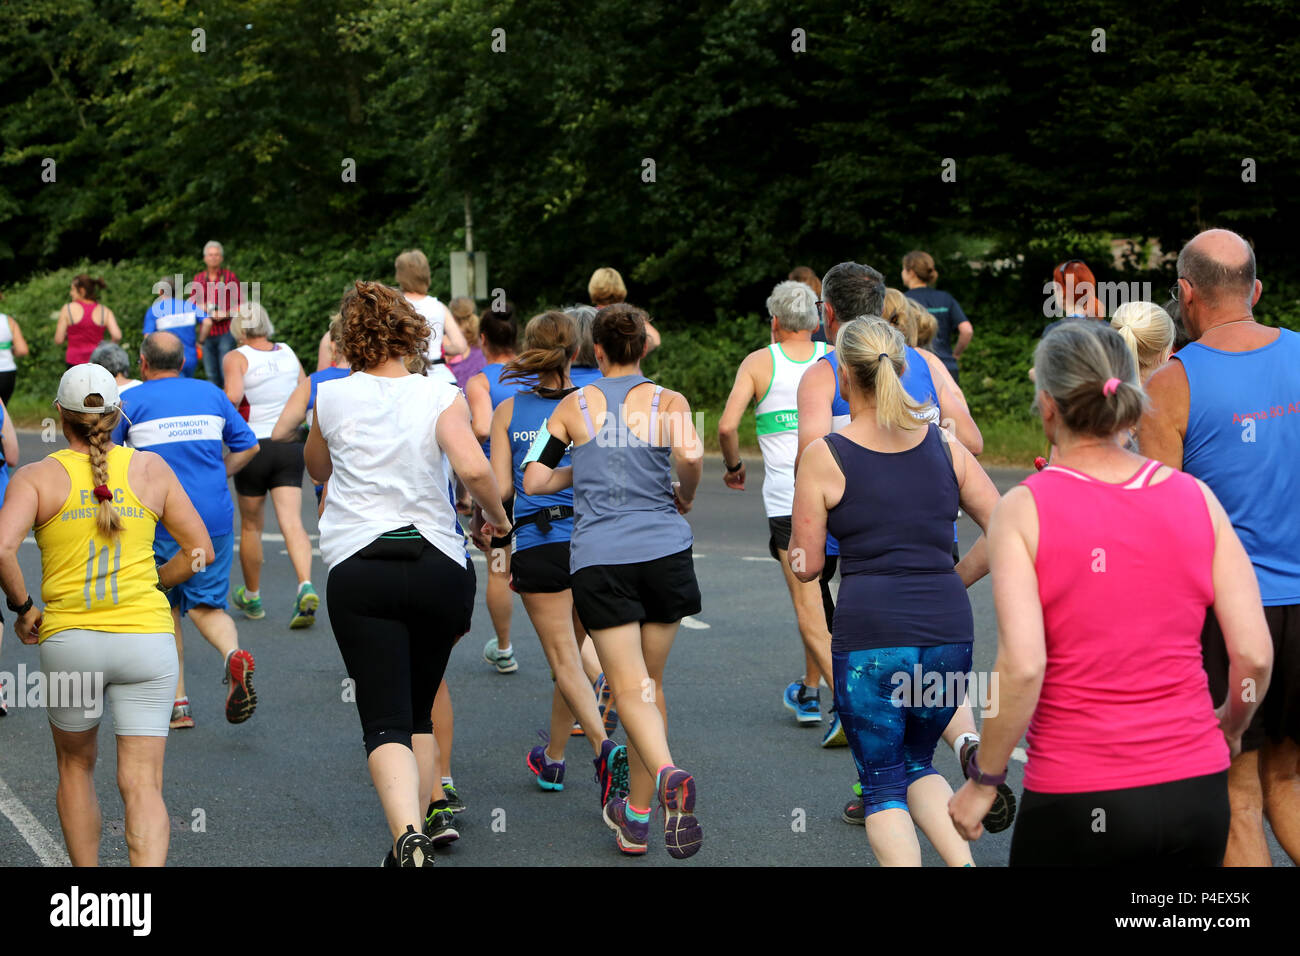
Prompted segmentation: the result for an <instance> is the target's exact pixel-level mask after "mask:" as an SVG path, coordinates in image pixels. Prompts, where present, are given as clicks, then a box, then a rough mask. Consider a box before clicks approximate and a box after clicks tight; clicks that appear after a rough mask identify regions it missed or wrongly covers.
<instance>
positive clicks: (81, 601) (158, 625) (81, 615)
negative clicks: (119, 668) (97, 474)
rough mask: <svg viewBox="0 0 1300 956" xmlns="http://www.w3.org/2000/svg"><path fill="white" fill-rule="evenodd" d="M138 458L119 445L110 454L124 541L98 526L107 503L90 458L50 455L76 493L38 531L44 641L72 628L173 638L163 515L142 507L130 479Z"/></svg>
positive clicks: (110, 483)
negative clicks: (157, 555) (159, 530)
mask: <svg viewBox="0 0 1300 956" xmlns="http://www.w3.org/2000/svg"><path fill="white" fill-rule="evenodd" d="M134 454H135V452H134V450H132V449H130V448H123V447H122V446H121V445H115V446H114V447H113V448H111V449H109V452H108V487H109V488H111V489H112V490H113V505H114V507H116V508H117V513H118V514H119V515H121V517H122V533H121V534H120V535H118V538H117V540H116V541H112V540H109V539H107V538H103V537H101V536H100V534H99V531H98V528H97V527H96V525H95V514H96V512H97V511H98V506H99V502H98V501H97V500H96V499H95V495H94V492H93V491H92V489H93V488H94V486H95V480H94V478H93V477H92V476H91V471H90V456H89V455H85V454H82V453H81V452H75V451H72V450H70V449H67V448H65V449H62V450H61V451H56V452H55V453H54V454H52V455H51V456H50V457H51V458H53V459H54V460H55V461H57V462H58V463H59V464H60V465H62V466H63V468H64V470H65V471H67V473H68V477H69V478H70V479H71V481H72V490H71V491H70V492H69V493H68V499H67V500H66V501H65V502H63V507H62V508H60V509H59V513H58V514H56V515H55V516H54V517H52V518H51V519H50V520H49V521H47V522H45V523H44V524H42V525H41V526H40V527H38V528H37V529H36V544H37V545H38V546H39V547H40V549H41V600H42V601H43V602H44V604H45V612H44V617H43V619H42V621H41V630H40V640H42V641H43V640H45V639H46V638H47V637H49V636H50V635H51V634H57V633H59V631H66V630H69V629H70V628H81V629H83V630H87V631H110V632H115V633H123V634H166V633H170V632H171V630H172V615H171V607H170V605H168V603H167V598H166V596H165V595H164V594H163V593H162V592H161V591H159V590H158V571H157V568H156V566H155V564H154V557H153V537H154V529H155V528H156V527H157V524H158V516H157V515H156V514H154V513H153V512H152V511H150V510H149V509H148V508H146V507H145V506H144V505H143V504H141V502H140V499H139V498H137V497H136V496H135V493H134V492H133V491H132V490H131V484H130V482H128V481H127V479H126V473H127V468H128V467H129V466H130V464H131V458H132V456H133V455H134Z"/></svg>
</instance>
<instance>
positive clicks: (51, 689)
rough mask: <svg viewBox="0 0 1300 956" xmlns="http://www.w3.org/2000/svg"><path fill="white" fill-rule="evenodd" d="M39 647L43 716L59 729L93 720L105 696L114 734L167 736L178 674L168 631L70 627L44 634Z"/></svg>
mask: <svg viewBox="0 0 1300 956" xmlns="http://www.w3.org/2000/svg"><path fill="white" fill-rule="evenodd" d="M40 651H41V671H42V673H43V674H44V675H45V709H46V716H48V717H49V719H50V723H51V724H53V725H54V726H55V727H57V728H59V730H62V731H66V732H67V733H80V732H82V731H86V730H90V729H91V728H93V727H96V726H98V724H99V720H100V718H101V717H102V716H103V714H104V705H105V702H107V704H108V710H109V712H110V713H111V714H112V715H113V732H114V733H116V734H118V735H119V736H122V737H166V736H167V730H168V728H169V726H170V724H171V716H172V703H173V701H174V698H175V694H176V681H177V678H178V677H179V676H180V665H179V663H178V661H177V658H176V636H175V635H174V634H171V633H167V634H117V633H112V632H109V631H83V630H78V629H76V628H73V629H71V630H67V631H60V632H59V633H57V634H54V635H52V636H51V637H47V638H46V639H45V640H44V641H42V642H41V645H40Z"/></svg>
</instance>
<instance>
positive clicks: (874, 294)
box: [795, 262, 1015, 833]
mask: <svg viewBox="0 0 1300 956" xmlns="http://www.w3.org/2000/svg"><path fill="white" fill-rule="evenodd" d="M885 291H886V290H885V284H884V277H883V276H882V275H881V274H880V273H879V272H877V271H876V270H875V269H872V268H871V267H870V266H864V265H861V264H859V263H856V262H842V263H840V264H839V265H837V266H833V267H832V268H831V269H830V270H829V271H828V272H827V273H826V276H825V278H824V279H823V280H822V294H823V296H825V299H824V301H823V302H822V303H821V308H822V312H823V317H824V319H825V323H826V330H827V335H828V336H829V337H831V338H832V339H833V338H834V337H835V336H837V335H838V333H839V325H840V319H839V317H840V316H841V315H854V314H857V315H868V316H870V315H878V314H879V313H880V311H881V310H882V308H883V305H884V297H885ZM904 356H905V359H904V362H905V367H904V371H903V374H902V376H901V379H902V382H903V388H904V390H905V391H907V392H908V394H909V395H910V396H911V397H912V398H913V399H914V400H916V401H917V402H918V404H921V405H923V406H925V407H927V408H928V409H929V410H928V411H926V412H925V415H926V416H927V417H928V418H930V420H932V421H937V422H939V423H941V424H943V426H944V428H945V429H946V430H947V429H949V428H950V427H951V431H952V432H953V433H955V437H956V438H957V440H958V441H959V442H961V443H962V445H963V446H965V448H966V449H967V450H968V451H970V452H971V453H972V454H978V453H979V452H981V451H983V448H984V439H983V437H982V436H981V435H980V431H979V428H978V427H976V425H975V422H974V420H973V419H972V418H971V417H970V412H969V410H968V409H967V407H966V403H965V401H964V400H962V399H961V398H959V397H958V396H957V394H956V391H955V388H956V386H955V385H954V386H952V387H951V388H950V387H949V386H948V383H949V382H950V381H951V380H952V379H951V376H949V375H948V372H947V369H945V368H944V367H943V364H942V363H941V362H938V361H937V359H936V358H935V356H934V355H933V354H931V353H929V352H919V351H917V350H914V349H911V348H910V347H908V346H906V345H905V346H904ZM837 362H838V359H837V357H836V355H835V351H834V350H833V349H832V350H831V351H829V352H828V353H827V355H826V357H825V359H823V360H821V361H819V362H815V363H814V364H813V367H812V368H811V369H810V370H809V371H808V372H807V373H806V374H805V375H804V377H803V378H802V379H801V380H800V382H799V395H798V409H799V452H798V454H797V455H796V457H795V469H796V474H797V473H798V465H799V458H800V457H801V456H802V455H803V450H804V449H805V448H807V447H808V446H809V445H810V444H811V443H812V442H814V441H816V440H818V439H819V438H823V437H825V436H826V435H828V434H830V432H831V431H832V430H837V429H839V428H841V427H843V426H844V425H846V424H847V423H848V421H849V418H850V409H849V405H848V402H847V400H846V399H845V398H844V397H843V395H842V394H841V392H840V390H839V385H838V365H837ZM927 372H928V374H927ZM936 408H937V409H938V416H937V417H936V416H935V412H934V409H936ZM949 423H951V425H950V424H949ZM953 538H954V544H953V561H954V563H955V562H956V560H957V555H956V542H955V538H956V528H955V527H954V529H953ZM838 554H839V545H838V543H837V542H835V540H834V539H833V537H832V536H830V535H827V538H826V558H827V560H826V562H825V568H826V569H825V570H823V573H822V579H823V580H822V600H823V604H824V605H825V608H826V619H827V628H828V630H831V629H833V623H832V621H833V616H834V613H835V605H834V603H833V602H832V601H831V597H830V590H829V587H828V586H827V584H826V581H827V580H828V579H829V576H830V575H831V574H833V573H834V569H835V565H836V562H835V561H833V560H831V559H832V558H833V557H836V556H838ZM828 571H829V573H828ZM815 651H816V653H817V654H818V655H819V657H818V665H819V667H821V668H822V671H823V673H828V672H829V671H830V666H831V665H830V647H829V642H828V643H827V644H825V645H821V646H820V647H818V648H816V649H815ZM943 739H944V741H945V742H946V743H947V744H948V745H949V746H951V747H952V749H953V752H954V753H955V754H956V755H957V759H958V761H959V762H960V764H961V766H962V767H963V768H965V767H966V766H967V765H968V764H969V761H970V758H971V756H972V755H973V754H974V753H975V752H976V749H977V748H978V746H979V734H978V732H977V731H976V729H975V717H974V715H973V714H972V713H971V709H970V707H969V706H963V707H959V708H957V712H956V713H955V714H954V715H953V721H952V723H951V724H949V726H948V728H947V729H946V730H945V731H944V733H943ZM844 742H845V735H844V730H843V728H842V726H841V722H840V720H839V718H838V716H835V715H832V718H831V724H830V727H829V728H828V729H827V731H826V734H825V735H824V736H823V738H822V746H823V747H825V746H835V745H841V744H842V743H844ZM860 791H861V784H860V783H859V784H855V785H854V797H853V799H851V800H850V801H849V802H848V803H847V804H846V805H845V807H844V812H843V814H842V817H843V819H844V821H845V822H846V823H849V824H852V825H854V826H857V825H860V824H861V823H862V821H863V820H864V819H865V814H864V809H863V802H862V793H861V792H860ZM998 794H999V800H998V803H997V805H996V806H995V807H994V808H993V810H992V811H991V812H990V814H989V819H988V820H986V821H985V825H986V826H987V827H988V828H989V831H990V832H993V833H996V832H999V831H1001V830H1005V829H1006V828H1007V827H1009V826H1010V825H1011V823H1012V820H1014V818H1015V795H1014V794H1013V793H1012V792H1011V788H1010V787H1007V786H1005V785H1004V786H1002V787H1001V788H999V790H998Z"/></svg>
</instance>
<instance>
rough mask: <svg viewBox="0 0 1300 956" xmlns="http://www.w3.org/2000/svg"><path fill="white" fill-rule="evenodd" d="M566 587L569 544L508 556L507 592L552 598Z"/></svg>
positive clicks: (564, 543)
mask: <svg viewBox="0 0 1300 956" xmlns="http://www.w3.org/2000/svg"><path fill="white" fill-rule="evenodd" d="M570 587H572V584H571V582H570V581H569V542H567V541H555V542H552V543H551V544H539V545H537V546H536V547H533V548H525V549H524V550H523V551H516V552H515V553H514V554H512V555H511V556H510V590H512V591H514V592H515V593H517V594H554V593H556V592H557V591H567V590H569V588H570Z"/></svg>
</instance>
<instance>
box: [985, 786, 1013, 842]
mask: <svg viewBox="0 0 1300 956" xmlns="http://www.w3.org/2000/svg"><path fill="white" fill-rule="evenodd" d="M981 822H982V823H983V824H984V829H985V830H987V831H988V832H989V833H1001V832H1002V831H1003V830H1005V829H1007V828H1008V827H1010V826H1011V824H1013V823H1015V822H1016V795H1015V792H1014V791H1012V789H1011V788H1010V787H1008V786H1007V785H1006V784H1005V783H1000V784H998V795H997V796H996V797H995V798H994V799H993V806H991V807H989V812H988V813H987V814H985V815H984V819H983V820H982V821H981Z"/></svg>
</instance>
